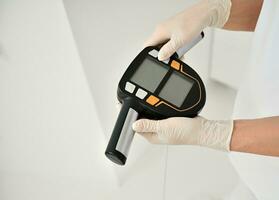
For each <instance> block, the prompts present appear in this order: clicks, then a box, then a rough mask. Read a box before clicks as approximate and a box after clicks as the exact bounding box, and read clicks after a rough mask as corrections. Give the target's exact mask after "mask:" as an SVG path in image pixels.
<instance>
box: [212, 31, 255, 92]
mask: <svg viewBox="0 0 279 200" xmlns="http://www.w3.org/2000/svg"><path fill="white" fill-rule="evenodd" d="M253 35H254V33H253V32H238V31H226V30H221V29H215V30H214V35H213V45H212V52H211V53H212V59H211V65H210V66H211V73H210V76H211V78H213V79H215V80H217V81H220V82H222V83H224V84H226V85H228V86H230V87H232V88H235V89H238V88H239V86H240V85H241V83H242V79H243V74H244V71H245V68H246V67H247V65H248V61H249V57H250V50H251V42H252V38H253Z"/></svg>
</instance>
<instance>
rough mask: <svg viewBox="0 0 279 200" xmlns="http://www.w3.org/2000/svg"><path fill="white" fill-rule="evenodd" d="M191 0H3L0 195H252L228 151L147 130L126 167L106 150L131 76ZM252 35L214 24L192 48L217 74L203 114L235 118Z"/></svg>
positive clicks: (204, 71) (189, 58)
mask: <svg viewBox="0 0 279 200" xmlns="http://www.w3.org/2000/svg"><path fill="white" fill-rule="evenodd" d="M191 2H193V1H185V2H181V1H178V0H172V1H170V0H164V1H159V0H154V1H147V0H142V1H128V0H126V1H108V0H104V1H96V0H80V1H74V0H65V1H64V2H63V1H61V0H49V1H42V0H41V1H38V0H25V1H24V2H23V1H19V0H18V1H16V0H1V1H0V111H1V112H0V199H1V200H2V199H3V200H9V199H13V200H15V199H20V200H25V199H26V200H31V199H34V200H35V199H36V200H38V199H57V200H58V199H59V200H60V199H67V200H69V199H123V200H125V199H127V200H128V199H152V200H154V199H156V200H157V199H158V200H163V199H168V200H170V199H191V200H192V199H241V198H242V199H248V198H250V197H248V196H250V195H249V191H248V189H247V188H246V187H245V185H243V184H242V182H241V181H240V180H239V177H238V175H237V173H236V172H235V170H234V169H233V167H232V166H231V164H230V162H229V160H228V157H227V155H226V154H225V153H222V152H216V151H213V150H208V149H203V148H197V147H190V146H188V147H185V146H176V147H175V146H172V147H166V146H156V145H150V144H148V143H147V142H146V141H144V140H143V139H142V138H140V137H138V136H136V137H135V140H134V142H133V146H132V148H131V151H130V155H129V157H128V161H127V164H126V165H125V166H124V167H118V166H115V165H114V164H112V163H111V162H110V161H108V160H107V159H106V158H105V156H104V150H105V148H106V144H107V141H108V139H109V136H110V133H111V130H112V128H113V125H114V122H115V119H116V116H117V109H116V108H115V103H116V86H117V82H118V80H119V78H120V76H121V74H122V73H123V71H124V70H125V68H126V67H127V66H128V64H129V63H130V62H131V60H132V59H133V57H134V56H135V55H136V54H137V53H138V52H139V51H140V50H141V48H142V44H143V42H144V40H145V39H146V38H147V37H148V35H150V34H151V32H152V30H153V29H154V27H155V25H156V24H157V23H158V22H159V21H161V20H163V19H166V18H167V17H169V16H171V15H173V14H175V13H176V12H178V11H180V10H181V9H183V8H184V7H186V6H188V5H189V4H190V3H191ZM250 36H251V34H250V33H248V34H247V33H233V34H232V33H229V32H223V31H214V32H212V30H206V37H205V39H204V40H203V41H202V42H200V43H199V44H198V45H197V46H196V47H195V48H194V49H193V50H192V51H191V52H189V53H188V54H187V55H186V56H185V58H184V59H185V62H187V63H188V64H189V65H190V66H192V67H193V68H195V69H196V71H198V72H199V73H200V75H201V76H202V78H203V80H205V82H206V87H207V95H208V97H207V103H206V106H205V108H204V110H203V112H202V113H201V114H202V115H203V116H205V117H208V118H212V119H225V118H229V117H230V115H231V113H232V109H233V101H234V97H235V94H236V89H237V87H238V82H237V79H235V78H232V77H234V76H237V70H238V69H241V67H243V66H244V65H245V64H246V58H247V56H248V53H247V52H248V50H249V46H250V38H251V37H250ZM240 47H241V48H240ZM104 74H106V76H104ZM212 78H213V79H212ZM214 80H215V81H214ZM216 80H217V81H216ZM221 82H222V83H224V84H221ZM225 85H227V86H225ZM232 88H234V89H232ZM235 190H236V191H237V192H234V191H235ZM231 193H234V194H232V195H236V196H234V197H230V195H231ZM235 193H237V194H235ZM247 195H248V196H247Z"/></svg>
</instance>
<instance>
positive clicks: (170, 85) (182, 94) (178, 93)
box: [159, 71, 194, 107]
mask: <svg viewBox="0 0 279 200" xmlns="http://www.w3.org/2000/svg"><path fill="white" fill-rule="evenodd" d="M193 84H194V81H193V80H191V79H190V78H187V77H186V76H183V75H182V74H180V73H178V72H176V71H174V72H173V73H172V74H171V76H170V78H169V79H168V81H167V82H166V84H165V85H164V87H163V89H162V90H161V92H160V93H159V97H162V98H164V99H165V100H167V101H169V102H170V103H172V104H174V105H176V106H177V107H180V106H181V105H182V103H183V102H184V100H185V98H186V97H187V95H188V93H189V92H190V90H191V88H192V86H193Z"/></svg>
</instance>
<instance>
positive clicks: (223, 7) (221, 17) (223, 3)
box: [205, 0, 232, 28]
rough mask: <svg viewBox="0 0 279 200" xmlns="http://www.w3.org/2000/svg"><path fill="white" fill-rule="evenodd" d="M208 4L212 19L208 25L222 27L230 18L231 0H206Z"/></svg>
mask: <svg viewBox="0 0 279 200" xmlns="http://www.w3.org/2000/svg"><path fill="white" fill-rule="evenodd" d="M205 1H206V2H207V4H208V6H209V7H208V10H209V13H210V21H209V24H208V26H211V27H217V28H222V27H223V26H224V25H225V24H226V22H227V21H228V19H229V16H230V11H231V5H232V3H231V0H205Z"/></svg>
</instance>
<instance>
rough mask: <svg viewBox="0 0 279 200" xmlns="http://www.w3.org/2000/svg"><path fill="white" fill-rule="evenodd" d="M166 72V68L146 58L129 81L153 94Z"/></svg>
mask: <svg viewBox="0 0 279 200" xmlns="http://www.w3.org/2000/svg"><path fill="white" fill-rule="evenodd" d="M167 72H168V67H167V66H165V65H164V64H161V63H158V62H156V61H154V60H152V58H149V57H147V58H146V59H145V60H144V61H143V62H142V63H141V65H140V66H139V67H138V69H137V70H136V72H135V73H134V74H133V76H132V77H131V81H133V82H134V83H136V84H138V85H140V86H141V87H143V88H145V89H146V90H149V91H150V92H154V91H155V90H156V88H157V87H158V85H159V84H160V82H161V80H162V79H163V78H164V76H165V75H166V73H167Z"/></svg>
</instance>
